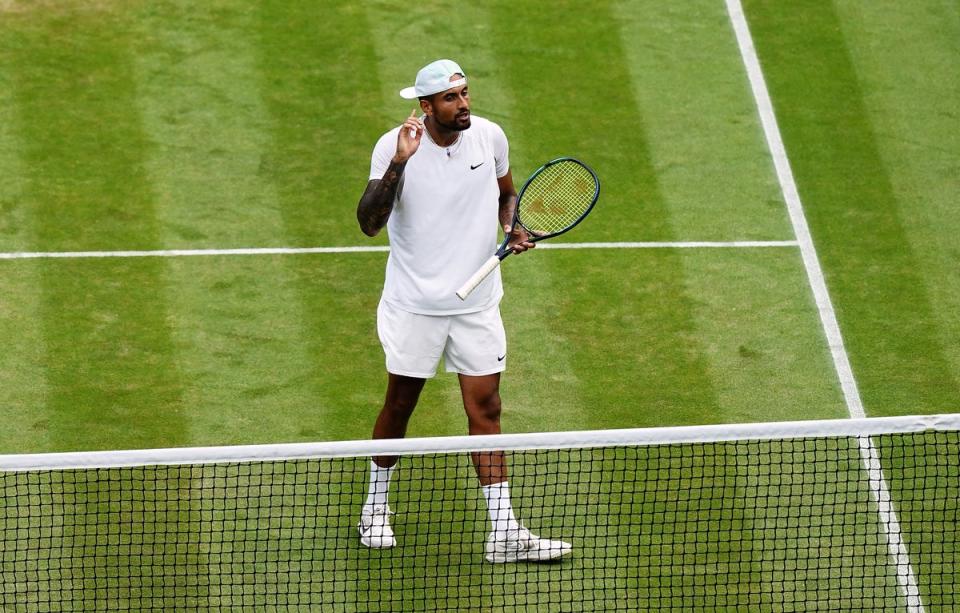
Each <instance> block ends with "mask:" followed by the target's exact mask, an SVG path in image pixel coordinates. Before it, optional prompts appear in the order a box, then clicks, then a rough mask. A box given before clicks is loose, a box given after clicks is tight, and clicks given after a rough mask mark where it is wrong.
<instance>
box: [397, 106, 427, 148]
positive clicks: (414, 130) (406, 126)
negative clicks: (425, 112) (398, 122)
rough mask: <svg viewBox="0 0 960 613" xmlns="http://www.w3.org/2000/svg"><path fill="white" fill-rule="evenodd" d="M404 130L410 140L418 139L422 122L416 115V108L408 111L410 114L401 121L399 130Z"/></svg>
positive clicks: (421, 132)
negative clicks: (401, 124)
mask: <svg viewBox="0 0 960 613" xmlns="http://www.w3.org/2000/svg"><path fill="white" fill-rule="evenodd" d="M403 131H406V133H407V136H409V137H410V138H411V139H412V140H415V141H418V142H419V141H420V137H421V136H422V135H423V122H422V121H421V120H420V118H419V117H417V109H413V110H412V111H410V116H409V117H407V119H406V120H405V121H404V122H403V127H402V128H401V132H403Z"/></svg>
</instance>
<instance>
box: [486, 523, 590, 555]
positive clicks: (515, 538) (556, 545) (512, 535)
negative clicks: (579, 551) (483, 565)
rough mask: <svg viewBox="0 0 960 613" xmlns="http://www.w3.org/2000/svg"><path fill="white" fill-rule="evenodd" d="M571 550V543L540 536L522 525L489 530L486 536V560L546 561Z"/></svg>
mask: <svg viewBox="0 0 960 613" xmlns="http://www.w3.org/2000/svg"><path fill="white" fill-rule="evenodd" d="M571 551H573V545H571V544H570V543H565V542H564V541H553V540H550V539H545V538H540V537H539V536H537V535H536V534H533V533H532V532H530V531H529V530H527V529H526V528H524V527H523V526H520V529H519V530H507V531H506V532H497V531H494V532H491V533H490V536H489V537H487V562H493V563H494V564H503V563H505V562H546V561H547V560H555V559H557V558H560V557H563V556H565V555H567V554H568V553H570V552H571Z"/></svg>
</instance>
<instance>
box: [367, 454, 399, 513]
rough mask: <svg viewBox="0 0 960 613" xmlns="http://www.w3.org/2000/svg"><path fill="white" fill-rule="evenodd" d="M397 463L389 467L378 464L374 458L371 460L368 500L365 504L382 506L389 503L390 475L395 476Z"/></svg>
mask: <svg viewBox="0 0 960 613" xmlns="http://www.w3.org/2000/svg"><path fill="white" fill-rule="evenodd" d="M396 467H397V465H396V464H394V465H393V466H391V467H389V468H383V467H382V466H378V465H377V463H376V462H374V461H373V460H371V461H370V487H369V489H368V490H367V502H366V504H365V505H364V506H368V507H372V506H382V505H386V504H387V494H389V492H390V477H392V476H393V470H394V469H395V468H396Z"/></svg>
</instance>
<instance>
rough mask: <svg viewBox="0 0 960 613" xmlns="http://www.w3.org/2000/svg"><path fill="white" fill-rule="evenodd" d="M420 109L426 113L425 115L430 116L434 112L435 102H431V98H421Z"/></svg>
mask: <svg viewBox="0 0 960 613" xmlns="http://www.w3.org/2000/svg"><path fill="white" fill-rule="evenodd" d="M420 110H422V111H423V114H424V115H428V116H429V115H432V114H433V104H431V103H430V100H429V99H427V98H421V99H420Z"/></svg>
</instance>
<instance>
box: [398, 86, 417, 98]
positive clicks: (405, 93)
mask: <svg viewBox="0 0 960 613" xmlns="http://www.w3.org/2000/svg"><path fill="white" fill-rule="evenodd" d="M400 97H401V98H406V99H407V100H413V99H414V98H418V97H419V96H417V88H416V87H404V88H403V89H401V90H400Z"/></svg>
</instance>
